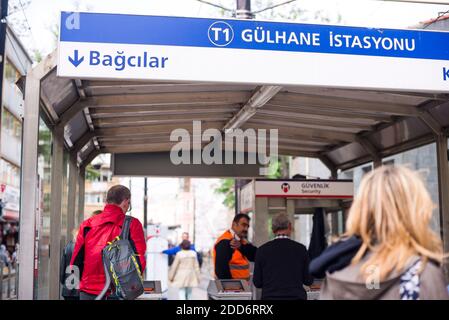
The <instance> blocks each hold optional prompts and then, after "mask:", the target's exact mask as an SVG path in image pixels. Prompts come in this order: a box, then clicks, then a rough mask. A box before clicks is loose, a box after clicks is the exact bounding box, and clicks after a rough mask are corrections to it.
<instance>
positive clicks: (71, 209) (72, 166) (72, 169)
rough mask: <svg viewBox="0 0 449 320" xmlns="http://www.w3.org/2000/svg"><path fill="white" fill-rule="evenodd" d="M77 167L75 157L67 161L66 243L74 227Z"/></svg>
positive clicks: (70, 237)
mask: <svg viewBox="0 0 449 320" xmlns="http://www.w3.org/2000/svg"><path fill="white" fill-rule="evenodd" d="M78 176H79V171H78V166H77V159H76V157H74V156H72V157H70V160H69V181H68V185H69V191H68V201H67V215H68V217H67V241H69V240H70V239H72V230H73V229H74V228H75V226H76V195H77V194H78V193H77V191H78Z"/></svg>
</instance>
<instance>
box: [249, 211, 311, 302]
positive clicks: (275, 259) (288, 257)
mask: <svg viewBox="0 0 449 320" xmlns="http://www.w3.org/2000/svg"><path fill="white" fill-rule="evenodd" d="M272 230H273V233H274V234H275V235H276V237H275V239H274V240H272V241H269V242H267V243H265V244H264V245H263V246H261V247H260V248H259V249H258V250H257V254H256V262H255V266H254V275H253V282H254V285H255V286H256V287H257V288H262V300H276V299H283V300H306V299H307V294H306V291H305V290H304V287H303V285H307V286H309V285H311V284H312V282H313V278H312V276H311V275H310V274H309V256H308V254H307V249H306V247H305V246H303V245H302V244H300V243H298V242H296V241H293V240H291V239H290V235H291V232H292V224H291V222H290V221H289V219H288V216H287V215H286V214H285V213H281V214H278V215H277V216H275V217H274V218H273V220H272Z"/></svg>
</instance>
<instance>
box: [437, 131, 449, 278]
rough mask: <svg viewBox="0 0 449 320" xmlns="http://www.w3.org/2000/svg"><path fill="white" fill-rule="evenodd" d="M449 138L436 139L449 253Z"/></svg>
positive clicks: (442, 222)
mask: <svg viewBox="0 0 449 320" xmlns="http://www.w3.org/2000/svg"><path fill="white" fill-rule="evenodd" d="M447 140H448V137H447V136H446V135H443V134H439V135H438V136H437V137H436V147H437V166H438V195H439V197H438V200H439V209H440V230H441V237H442V240H443V251H444V252H449V160H448V142H447ZM444 270H445V275H446V280H447V279H449V261H448V260H447V259H446V260H445V263H444Z"/></svg>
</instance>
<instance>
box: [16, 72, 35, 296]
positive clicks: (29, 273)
mask: <svg viewBox="0 0 449 320" xmlns="http://www.w3.org/2000/svg"><path fill="white" fill-rule="evenodd" d="M39 96H40V78H39V77H38V76H37V75H36V74H35V73H33V72H32V71H30V72H29V73H28V75H27V78H26V88H25V107H24V110H25V114H24V120H23V140H22V144H23V145H24V146H26V148H23V153H22V165H21V169H22V170H21V173H22V177H21V192H20V194H21V197H20V234H19V236H20V237H19V244H20V249H19V288H18V289H19V290H18V298H19V300H32V299H33V297H34V292H33V291H34V285H33V284H34V245H35V232H36V211H37V208H38V206H39V204H38V203H37V202H38V200H37V187H38V179H37V154H38V151H37V146H38V134H39Z"/></svg>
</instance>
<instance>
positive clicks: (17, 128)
mask: <svg viewBox="0 0 449 320" xmlns="http://www.w3.org/2000/svg"><path fill="white" fill-rule="evenodd" d="M2 131H3V132H2V133H6V134H7V135H8V136H10V137H13V138H17V139H19V140H20V138H21V136H22V123H21V122H20V121H19V120H18V119H17V118H16V117H15V116H14V115H13V114H12V113H11V112H9V111H8V110H7V109H5V108H3V112H2Z"/></svg>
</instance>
